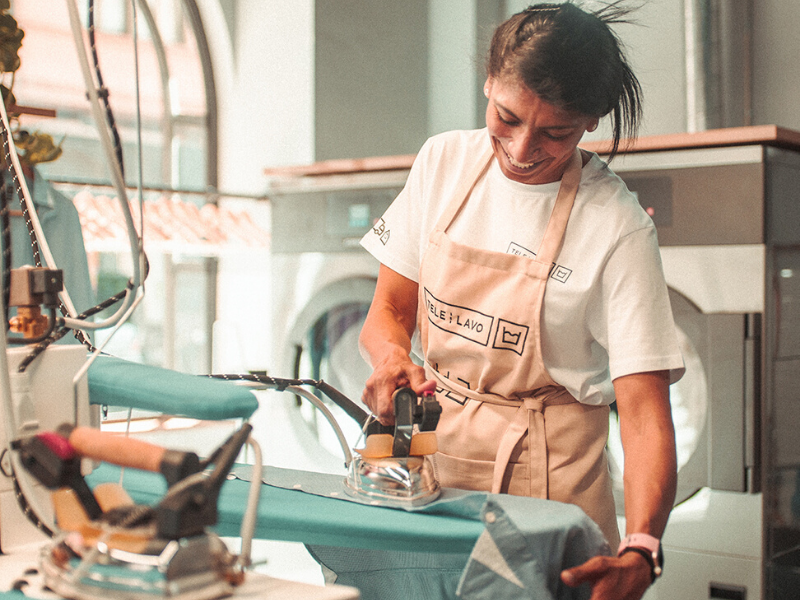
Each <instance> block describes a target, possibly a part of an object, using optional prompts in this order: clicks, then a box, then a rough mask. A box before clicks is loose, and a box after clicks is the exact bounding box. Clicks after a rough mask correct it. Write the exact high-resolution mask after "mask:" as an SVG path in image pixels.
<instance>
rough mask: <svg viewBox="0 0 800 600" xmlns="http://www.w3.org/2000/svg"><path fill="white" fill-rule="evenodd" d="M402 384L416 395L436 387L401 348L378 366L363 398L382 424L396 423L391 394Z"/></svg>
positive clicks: (384, 358)
mask: <svg viewBox="0 0 800 600" xmlns="http://www.w3.org/2000/svg"><path fill="white" fill-rule="evenodd" d="M401 387H410V388H411V389H413V390H414V391H415V392H416V393H417V395H422V393H423V392H432V391H434V390H435V389H436V380H435V379H426V378H425V369H424V368H422V367H420V366H419V365H417V364H414V362H413V361H412V360H411V358H410V357H409V356H408V353H407V352H406V351H405V350H404V349H403V348H400V347H398V348H397V351H396V352H391V353H389V354H386V355H385V356H384V357H383V359H382V360H381V361H380V362H379V363H378V364H376V365H375V367H374V369H373V371H372V375H371V376H370V377H369V379H367V382H366V384H365V386H364V393H363V394H362V395H361V400H362V401H363V402H364V404H366V405H367V407H369V409H370V411H372V414H374V415H375V416H376V417H377V419H378V421H380V422H381V424H383V425H393V424H394V405H393V402H392V395H393V394H394V392H395V390H397V389H399V388H401Z"/></svg>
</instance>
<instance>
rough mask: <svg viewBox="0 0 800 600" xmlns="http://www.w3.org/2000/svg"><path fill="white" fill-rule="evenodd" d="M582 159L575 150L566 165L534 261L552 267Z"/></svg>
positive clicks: (558, 249) (581, 165)
mask: <svg viewBox="0 0 800 600" xmlns="http://www.w3.org/2000/svg"><path fill="white" fill-rule="evenodd" d="M582 167H583V158H582V157H581V151H580V149H578V148H575V154H573V155H572V158H571V159H570V161H569V164H568V165H567V168H566V170H565V171H564V175H563V176H562V177H561V185H560V186H559V188H558V196H556V203H555V205H554V206H553V212H552V213H551V214H550V221H549V222H548V223H547V229H545V232H544V237H543V238H542V243H541V245H540V246H539V251H538V252H537V253H536V257H535V258H534V260H535V261H537V262H541V263H544V264H546V265H548V266H550V265H552V264H553V263H554V262H555V260H556V257H557V256H558V253H559V251H560V250H561V244H562V243H563V241H564V230H565V229H566V228H567V222H568V221H569V215H570V213H571V212H572V205H573V204H574V203H575V196H576V194H577V191H578V187H579V185H580V183H581V169H582Z"/></svg>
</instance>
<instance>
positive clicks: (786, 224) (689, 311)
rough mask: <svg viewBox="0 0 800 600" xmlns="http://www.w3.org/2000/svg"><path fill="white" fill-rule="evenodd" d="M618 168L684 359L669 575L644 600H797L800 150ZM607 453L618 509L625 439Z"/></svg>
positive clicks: (700, 154) (723, 152)
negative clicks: (655, 261) (663, 287)
mask: <svg viewBox="0 0 800 600" xmlns="http://www.w3.org/2000/svg"><path fill="white" fill-rule="evenodd" d="M798 149H800V148H798ZM612 168H613V169H614V171H615V172H616V173H618V174H619V175H620V177H621V178H622V179H623V180H624V181H625V183H626V184H627V185H628V187H629V188H630V189H631V191H633V192H634V193H636V194H637V195H638V198H639V201H640V203H641V204H642V206H643V207H644V208H645V209H646V210H647V212H648V213H649V214H650V215H651V217H652V218H653V221H654V223H655V224H656V227H657V230H658V237H659V246H660V248H661V257H662V261H663V265H664V273H665V277H666V281H667V285H668V287H669V293H670V300H671V302H672V309H673V314H674V317H675V322H676V325H677V328H678V334H679V339H680V342H681V346H682V351H683V354H684V359H685V362H686V374H685V375H684V377H683V379H682V380H681V381H679V382H678V383H676V384H673V386H672V388H671V402H672V406H673V421H674V423H675V427H676V441H677V450H678V463H679V464H678V466H679V472H678V495H677V499H676V506H675V507H674V509H673V511H672V515H671V516H670V521H669V524H668V526H667V530H666V532H665V535H664V538H663V544H664V550H665V562H666V564H667V565H668V567H667V568H666V569H665V575H664V577H663V578H662V579H661V580H659V581H658V582H657V583H656V584H655V585H654V586H653V587H652V588H651V589H650V590H649V591H648V593H647V594H646V596H645V598H647V600H655V599H668V598H669V599H671V598H698V599H700V598H703V599H705V598H735V599H741V600H748V599H749V600H755V599H760V598H770V599H779V598H781V599H782V598H789V597H796V596H794V595H792V594H796V590H797V589H800V587H798V581H799V580H800V561H799V560H798V558H800V551H798V548H800V535H798V530H799V529H800V501H798V498H800V492H798V490H800V486H799V485H798V482H799V481H800V480H798V477H797V472H798V465H800V460H798V459H797V457H800V441H798V440H800V437H798V436H797V435H796V433H795V430H796V427H797V423H799V422H800V419H798V418H797V417H800V411H798V410H797V409H796V408H794V406H796V405H797V404H798V403H797V401H796V400H797V398H798V392H797V390H798V389H800V378H798V376H797V375H796V373H798V372H800V369H797V368H794V370H792V369H787V368H786V366H788V365H789V364H792V363H791V362H786V361H787V360H789V359H791V360H794V359H796V358H797V356H798V355H800V344H798V342H797V341H796V340H797V339H800V310H799V309H798V307H797V302H798V300H800V289H798V284H797V279H796V277H795V274H797V275H798V276H800V271H797V270H796V269H798V268H800V261H798V256H797V254H798V253H797V252H796V248H797V245H798V243H799V242H800V228H798V223H800V219H799V218H798V217H800V215H799V214H798V212H799V209H798V207H800V154H799V153H798V152H797V151H795V150H792V149H787V148H777V147H772V146H770V145H767V144H766V143H764V144H762V143H753V144H750V145H741V146H729V147H715V148H710V147H707V148H694V149H672V150H661V151H653V152H638V153H630V154H625V155H622V156H620V157H619V158H618V159H616V160H615V161H614V163H612ZM784 246H788V247H789V248H792V249H793V252H794V253H792V252H787V251H785V250H783V249H782V248H783V247H784ZM784 261H785V263H784ZM778 340H781V343H777V342H778ZM795 367H796V365H795ZM789 373H794V374H793V375H788V374H789ZM790 390H791V391H790ZM791 400H794V402H791ZM788 407H791V408H788ZM784 414H786V416H787V417H788V416H790V415H791V416H792V417H794V418H793V419H789V418H784V417H783V415H784ZM779 415H780V416H779ZM614 426H615V422H614V419H613V417H612V430H613V429H614ZM790 432H791V433H790ZM609 450H610V455H611V465H612V471H613V475H614V480H615V494H616V496H617V499H618V509H620V508H621V506H622V502H621V499H622V486H621V464H622V454H621V447H620V444H619V437H618V432H617V433H612V436H611V439H610V440H609ZM618 512H619V513H620V514H623V513H622V511H621V510H618ZM776 556H777V557H781V559H782V560H783V562H788V567H787V566H784V565H781V564H779V563H780V562H781V561H776ZM788 556H793V557H794V558H791V559H789V558H787V557H788ZM789 589H791V590H792V592H791V594H790V595H786V592H785V591H782V590H789Z"/></svg>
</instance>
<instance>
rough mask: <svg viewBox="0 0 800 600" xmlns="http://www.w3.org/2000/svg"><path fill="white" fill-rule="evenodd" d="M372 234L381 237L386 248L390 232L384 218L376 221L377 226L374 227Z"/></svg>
mask: <svg viewBox="0 0 800 600" xmlns="http://www.w3.org/2000/svg"><path fill="white" fill-rule="evenodd" d="M372 233H374V234H375V235H377V236H380V240H381V243H382V244H383V245H384V246H385V245H386V243H387V242H388V241H389V230H388V229H387V228H386V221H384V220H383V219H382V218H381V219H378V220H377V221H375V225H373V227H372Z"/></svg>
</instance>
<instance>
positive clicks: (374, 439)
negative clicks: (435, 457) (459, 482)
mask: <svg viewBox="0 0 800 600" xmlns="http://www.w3.org/2000/svg"><path fill="white" fill-rule="evenodd" d="M393 399H394V413H395V424H394V425H393V426H384V425H381V424H380V423H379V422H378V421H373V422H371V423H369V425H368V426H367V427H366V441H365V446H364V448H362V449H356V454H355V455H354V456H353V459H352V460H351V461H350V464H349V467H348V473H347V478H346V479H345V489H346V491H347V493H348V494H350V495H351V496H354V497H358V498H360V499H362V500H368V501H370V503H372V504H378V505H384V506H395V507H416V506H422V505H425V504H427V503H429V502H432V501H433V500H435V499H436V498H437V497H438V496H439V493H440V489H439V483H438V482H437V481H436V477H435V476H434V469H433V463H432V462H431V459H430V455H432V454H434V453H435V452H436V450H437V444H436V431H435V430H436V425H437V424H438V423H439V415H441V413H442V408H441V406H440V405H439V402H438V401H437V400H436V397H435V395H434V394H433V393H431V392H426V393H425V394H423V396H421V397H418V396H417V394H416V393H415V392H414V390H412V389H410V388H401V389H399V390H397V391H396V392H395V393H394V396H393Z"/></svg>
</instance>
